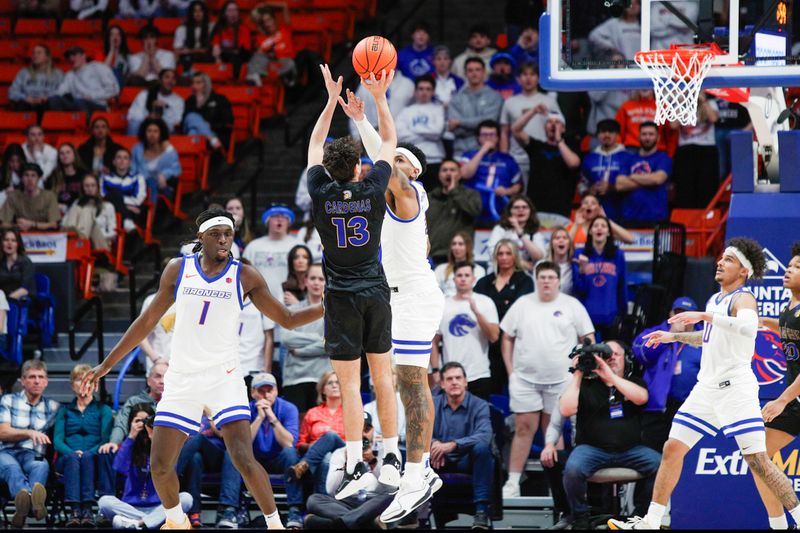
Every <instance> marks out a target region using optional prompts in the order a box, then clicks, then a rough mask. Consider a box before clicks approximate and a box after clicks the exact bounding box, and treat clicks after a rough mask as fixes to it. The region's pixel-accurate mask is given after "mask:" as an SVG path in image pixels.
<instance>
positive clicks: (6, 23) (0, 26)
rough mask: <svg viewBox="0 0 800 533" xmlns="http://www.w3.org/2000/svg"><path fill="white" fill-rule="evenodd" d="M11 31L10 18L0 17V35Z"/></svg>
mask: <svg viewBox="0 0 800 533" xmlns="http://www.w3.org/2000/svg"><path fill="white" fill-rule="evenodd" d="M10 33H11V19H10V18H8V17H0V35H3V36H6V35H9V34H10Z"/></svg>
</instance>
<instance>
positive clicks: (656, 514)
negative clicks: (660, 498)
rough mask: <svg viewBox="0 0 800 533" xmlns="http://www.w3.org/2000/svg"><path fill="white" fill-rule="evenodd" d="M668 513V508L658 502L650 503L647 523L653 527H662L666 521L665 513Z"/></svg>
mask: <svg viewBox="0 0 800 533" xmlns="http://www.w3.org/2000/svg"><path fill="white" fill-rule="evenodd" d="M666 512H667V508H666V506H664V505H661V504H660V503H656V502H650V508H649V509H647V516H645V519H647V522H648V523H649V524H650V525H651V526H655V527H661V520H663V519H664V513H666Z"/></svg>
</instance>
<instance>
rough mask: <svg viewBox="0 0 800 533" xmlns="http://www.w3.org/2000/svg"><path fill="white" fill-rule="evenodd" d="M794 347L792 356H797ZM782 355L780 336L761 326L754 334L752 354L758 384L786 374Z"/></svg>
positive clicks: (780, 378) (781, 377)
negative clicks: (754, 346) (754, 347)
mask: <svg viewBox="0 0 800 533" xmlns="http://www.w3.org/2000/svg"><path fill="white" fill-rule="evenodd" d="M796 352H797V350H796V349H795V354H794V358H795V359H796V358H797V353H796ZM787 359H788V358H787V357H784V354H783V347H782V346H781V338H780V336H778V334H777V333H775V332H774V331H772V330H770V329H767V328H762V329H759V330H758V335H757V336H756V350H755V353H754V354H753V360H752V368H753V373H754V374H755V375H756V378H757V379H758V384H759V385H770V384H772V383H775V382H778V381H780V380H782V379H783V378H784V375H785V374H786V360H787Z"/></svg>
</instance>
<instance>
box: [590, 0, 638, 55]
mask: <svg viewBox="0 0 800 533" xmlns="http://www.w3.org/2000/svg"><path fill="white" fill-rule="evenodd" d="M630 4H631V5H630V6H628V7H627V8H625V11H623V13H622V16H621V17H611V18H609V19H608V20H606V21H605V22H603V23H602V24H600V25H599V26H597V27H596V28H595V29H593V30H592V31H591V32H590V33H589V44H590V45H591V46H592V52H593V55H594V56H595V57H598V56H603V55H605V54H607V53H608V52H611V51H613V50H616V51H618V52H620V53H621V54H622V55H623V56H624V58H625V59H633V56H634V55H635V54H636V52H638V51H639V50H640V49H641V44H642V43H641V40H642V37H641V35H642V30H641V27H640V26H639V16H640V15H641V13H642V6H641V4H640V2H639V0H631V3H630Z"/></svg>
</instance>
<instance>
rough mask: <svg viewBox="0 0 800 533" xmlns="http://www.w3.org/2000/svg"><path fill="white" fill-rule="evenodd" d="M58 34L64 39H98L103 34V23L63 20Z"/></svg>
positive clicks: (98, 21)
mask: <svg viewBox="0 0 800 533" xmlns="http://www.w3.org/2000/svg"><path fill="white" fill-rule="evenodd" d="M58 33H59V34H61V35H63V36H64V37H98V36H100V35H102V34H103V21H102V20H100V19H94V20H78V19H64V22H62V23H61V28H60V29H59V30H58Z"/></svg>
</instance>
